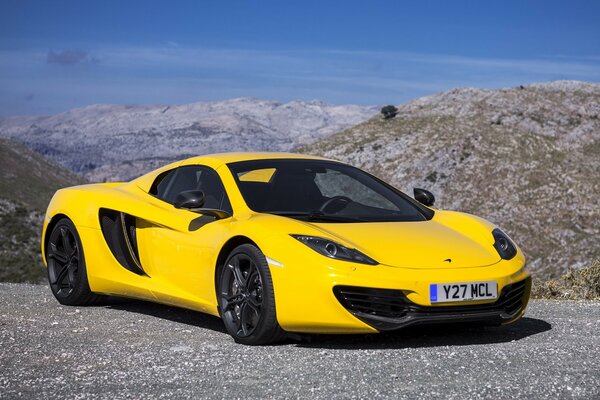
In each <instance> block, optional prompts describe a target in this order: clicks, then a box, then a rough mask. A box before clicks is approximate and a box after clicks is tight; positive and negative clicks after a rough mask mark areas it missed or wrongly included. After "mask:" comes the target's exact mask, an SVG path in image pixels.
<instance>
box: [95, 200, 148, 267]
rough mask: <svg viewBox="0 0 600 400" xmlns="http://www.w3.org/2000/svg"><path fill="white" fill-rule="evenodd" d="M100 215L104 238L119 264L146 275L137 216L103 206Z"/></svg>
mask: <svg viewBox="0 0 600 400" xmlns="http://www.w3.org/2000/svg"><path fill="white" fill-rule="evenodd" d="M98 217H99V218H100V227H101V229H102V235H103V236H104V240H105V241H106V244H107V246H108V248H109V249H110V251H111V253H112V255H113V256H114V257H115V258H116V260H117V261H118V262H119V264H121V266H122V267H123V268H125V269H127V270H128V271H131V272H133V273H134V274H137V275H146V273H145V272H144V269H143V268H142V265H141V263H140V256H139V253H138V248H137V238H136V219H135V217H134V216H132V215H129V214H125V213H122V212H120V211H115V210H110V209H108V208H101V209H100V211H99V213H98Z"/></svg>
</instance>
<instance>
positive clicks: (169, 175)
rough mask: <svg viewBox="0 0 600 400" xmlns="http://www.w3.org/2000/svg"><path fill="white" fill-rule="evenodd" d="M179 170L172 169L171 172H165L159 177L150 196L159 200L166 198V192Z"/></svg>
mask: <svg viewBox="0 0 600 400" xmlns="http://www.w3.org/2000/svg"><path fill="white" fill-rule="evenodd" d="M176 171H177V169H172V170H170V171H165V172H163V173H162V174H160V175H158V176H157V177H156V179H155V180H154V183H153V184H152V187H151V188H150V194H151V195H153V196H156V197H158V198H159V199H162V198H164V195H165V192H166V190H167V187H168V186H169V183H170V182H171V181H172V180H173V176H174V175H175V172H176Z"/></svg>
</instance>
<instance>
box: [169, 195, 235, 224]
mask: <svg viewBox="0 0 600 400" xmlns="http://www.w3.org/2000/svg"><path fill="white" fill-rule="evenodd" d="M173 205H174V206H175V208H182V209H185V210H188V211H191V212H195V213H198V214H202V215H208V216H210V217H215V218H216V219H224V218H229V217H231V214H230V213H228V212H227V211H224V210H217V209H214V208H202V207H203V206H204V192H203V191H201V190H187V191H185V192H181V193H179V194H178V195H177V197H176V198H175V202H174V203H173Z"/></svg>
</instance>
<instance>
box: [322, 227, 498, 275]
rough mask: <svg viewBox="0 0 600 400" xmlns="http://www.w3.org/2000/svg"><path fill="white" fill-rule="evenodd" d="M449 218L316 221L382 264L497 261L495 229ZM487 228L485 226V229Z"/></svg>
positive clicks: (478, 264)
mask: <svg viewBox="0 0 600 400" xmlns="http://www.w3.org/2000/svg"><path fill="white" fill-rule="evenodd" d="M448 222H449V221H446V220H444V219H441V220H439V221H438V220H435V219H433V220H430V221H420V222H368V223H334V224H332V223H327V224H325V223H318V224H317V223H313V224H311V225H313V226H315V227H316V228H317V229H319V230H320V231H322V232H323V233H326V234H327V235H328V236H330V237H331V238H332V239H333V238H336V237H337V238H339V239H340V241H342V242H343V243H345V244H347V245H350V246H352V247H354V248H356V249H358V250H360V251H362V252H363V253H365V254H366V255H368V256H369V257H371V258H373V259H375V260H376V261H377V262H379V263H381V264H386V265H389V266H394V267H402V268H420V269H437V268H445V269H448V268H468V267H481V266H486V265H491V264H495V263H497V262H498V261H500V256H499V255H498V253H497V252H496V250H495V249H494V247H493V237H492V234H491V229H488V227H482V226H481V225H477V224H471V226H468V224H467V225H466V226H465V224H463V226H461V229H460V230H459V229H457V228H456V227H452V226H449V224H448ZM482 228H483V229H482Z"/></svg>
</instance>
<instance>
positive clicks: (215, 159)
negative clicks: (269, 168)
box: [180, 152, 328, 169]
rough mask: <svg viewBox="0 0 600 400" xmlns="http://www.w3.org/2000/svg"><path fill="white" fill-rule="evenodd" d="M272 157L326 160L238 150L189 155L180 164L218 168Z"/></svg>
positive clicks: (292, 154) (297, 155)
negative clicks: (195, 155) (234, 151)
mask: <svg viewBox="0 0 600 400" xmlns="http://www.w3.org/2000/svg"><path fill="white" fill-rule="evenodd" d="M274 159H298V160H328V159H327V158H323V157H317V156H311V155H307V154H295V153H274V152H273V153H272V152H238V153H216V154H207V155H204V156H197V157H191V158H188V159H185V160H183V161H181V164H180V165H193V164H202V165H207V166H211V167H213V168H215V169H216V168H218V167H220V166H221V165H223V164H229V163H233V162H238V161H253V160H274Z"/></svg>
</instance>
